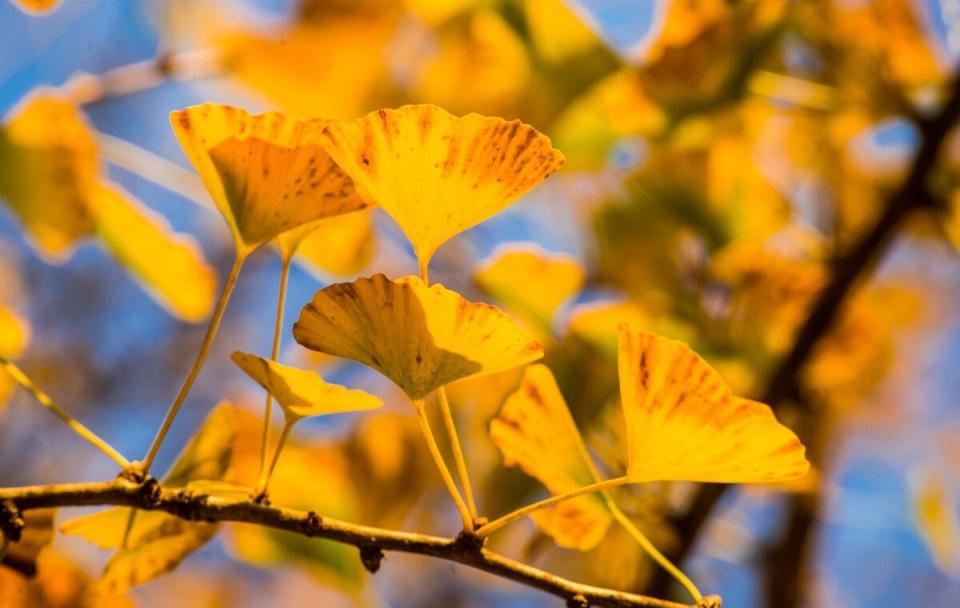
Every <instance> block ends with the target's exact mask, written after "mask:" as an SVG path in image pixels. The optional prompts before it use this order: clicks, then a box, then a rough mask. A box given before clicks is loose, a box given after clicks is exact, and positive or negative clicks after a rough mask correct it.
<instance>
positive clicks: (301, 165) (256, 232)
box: [170, 104, 366, 249]
mask: <svg viewBox="0 0 960 608" xmlns="http://www.w3.org/2000/svg"><path fill="white" fill-rule="evenodd" d="M170 122H171V124H172V125H173V130H174V133H175V134H176V135H177V139H178V140H179V141H180V145H181V146H182V147H183V150H184V152H185V153H186V155H187V158H189V159H190V162H191V163H193V166H194V168H195V169H196V170H197V173H199V174H200V177H201V179H202V180H203V183H204V185H205V186H206V188H207V190H208V191H209V192H210V195H211V196H212V197H213V200H214V202H215V203H216V205H217V208H218V209H220V212H221V213H222V214H223V216H224V218H225V219H226V220H227V223H228V224H229V225H230V228H231V230H232V231H233V233H234V236H235V238H236V239H237V244H238V246H239V247H241V248H243V249H249V248H253V247H256V246H258V245H260V244H262V243H264V242H266V241H269V240H270V239H272V238H274V237H276V236H277V235H279V234H280V233H282V232H285V231H287V230H291V229H293V228H296V227H298V226H302V225H303V224H307V223H309V222H313V221H315V220H318V219H321V218H324V217H330V216H334V215H339V214H341V213H347V212H350V211H355V210H357V209H361V208H363V207H364V206H366V203H364V201H363V200H361V198H360V197H359V196H357V193H356V191H355V190H354V188H353V184H352V182H351V180H350V178H349V177H348V176H347V175H345V174H344V172H343V171H341V170H340V168H339V167H337V165H336V164H334V163H333V161H332V160H331V159H330V156H329V155H328V154H327V153H326V152H325V151H324V150H323V148H322V147H321V146H320V143H319V139H318V135H319V133H320V131H321V130H322V129H323V127H324V124H325V123H324V122H323V121H319V120H300V119H293V118H287V117H285V116H283V115H282V114H277V113H266V114H258V115H251V114H248V113H247V112H246V111H244V110H242V109H240V108H235V107H232V106H227V105H217V104H204V105H201V106H192V107H189V108H186V109H183V110H179V111H176V112H173V113H172V114H171V115H170Z"/></svg>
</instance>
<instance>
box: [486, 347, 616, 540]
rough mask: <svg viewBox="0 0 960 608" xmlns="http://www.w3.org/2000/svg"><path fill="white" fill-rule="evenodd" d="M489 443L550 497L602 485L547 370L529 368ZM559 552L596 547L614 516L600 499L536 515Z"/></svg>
mask: <svg viewBox="0 0 960 608" xmlns="http://www.w3.org/2000/svg"><path fill="white" fill-rule="evenodd" d="M490 438H491V439H492V440H493V443H494V444H496V446H497V447H498V448H500V451H501V452H503V460H504V464H505V465H506V466H519V467H520V468H522V469H523V470H524V472H526V473H527V474H528V475H531V476H533V477H536V478H537V479H538V480H540V482H541V483H542V484H543V485H544V486H546V487H547V489H548V490H550V493H551V494H554V495H557V494H563V493H565V492H570V491H573V490H576V489H577V488H580V487H583V486H587V485H590V484H592V483H595V482H597V481H599V478H598V475H597V472H596V469H595V467H594V465H593V462H592V461H591V460H590V455H589V454H588V453H587V448H586V446H585V445H584V444H583V439H582V438H581V437H580V431H579V430H577V425H576V423H575V422H574V420H573V417H572V416H571V415H570V410H569V409H568V408H567V404H566V402H565V401H564V399H563V395H561V394H560V389H559V387H557V382H556V380H555V379H554V377H553V374H552V373H551V372H550V369H549V368H548V367H546V366H545V365H539V364H537V365H530V366H528V367H527V369H526V372H525V373H524V376H523V382H522V383H521V385H520V388H519V389H517V391H516V392H515V393H513V394H512V395H511V396H510V397H509V398H508V399H507V401H506V403H504V405H503V410H501V412H500V414H499V415H498V416H497V417H496V418H494V419H493V422H491V423H490ZM532 517H533V520H534V521H535V522H536V523H537V526H539V527H540V529H541V530H543V531H544V532H546V533H547V534H549V535H550V536H552V537H553V538H554V540H555V541H556V542H557V544H558V545H560V546H561V547H569V548H573V549H579V550H581V551H587V550H589V549H592V548H593V547H595V546H597V544H599V543H600V541H601V540H602V539H603V537H604V535H605V534H606V531H607V528H608V527H609V526H610V521H611V519H612V518H611V515H610V511H609V510H608V508H607V506H606V503H605V501H604V498H603V496H602V495H600V494H590V495H587V496H581V497H578V498H574V499H571V500H567V501H564V502H561V503H559V504H557V505H556V506H554V507H553V508H551V509H545V510H543V511H539V512H537V513H534V514H533V515H532Z"/></svg>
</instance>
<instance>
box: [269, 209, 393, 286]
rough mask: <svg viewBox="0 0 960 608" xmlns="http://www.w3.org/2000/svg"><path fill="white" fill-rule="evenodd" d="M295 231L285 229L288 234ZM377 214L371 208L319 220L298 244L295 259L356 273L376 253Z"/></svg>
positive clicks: (305, 264) (314, 267)
mask: <svg viewBox="0 0 960 608" xmlns="http://www.w3.org/2000/svg"><path fill="white" fill-rule="evenodd" d="M292 232H295V230H291V231H290V232H285V233H284V234H282V235H280V237H279V238H280V240H281V241H282V240H283V239H285V238H286V235H288V234H290V233H292ZM374 237H375V234H374V231H373V216H372V214H371V212H370V211H367V210H363V211H357V212H355V213H345V214H343V215H337V216H334V217H330V218H327V219H325V220H321V221H319V222H317V224H316V225H315V226H314V227H313V229H312V230H311V231H310V234H308V235H306V236H305V237H304V238H303V239H302V240H301V241H300V243H299V245H298V246H297V249H296V251H297V255H296V257H294V260H297V261H298V262H300V263H301V265H302V266H303V267H305V268H306V269H307V270H309V271H312V272H316V271H317V270H320V271H323V272H325V273H329V274H331V275H334V276H338V277H343V276H350V275H355V274H357V273H358V272H360V271H361V270H363V269H364V268H365V267H366V266H367V264H369V263H370V260H371V259H372V258H373V253H374Z"/></svg>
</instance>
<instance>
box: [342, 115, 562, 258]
mask: <svg viewBox="0 0 960 608" xmlns="http://www.w3.org/2000/svg"><path fill="white" fill-rule="evenodd" d="M323 136H324V139H325V142H326V147H327V149H328V151H329V152H330V155H331V156H332V157H333V158H334V160H335V161H336V162H337V164H338V165H340V166H341V167H342V168H343V170H344V171H346V172H347V174H349V175H350V176H351V177H352V178H353V181H354V183H355V184H356V186H357V189H358V190H359V191H360V193H361V194H362V195H363V196H364V197H365V198H367V199H368V200H369V201H370V202H371V203H377V204H379V205H381V206H382V207H383V208H384V210H385V211H386V212H387V213H388V214H390V216H391V217H393V219H394V220H396V222H397V223H398V224H399V225H400V227H401V228H402V229H403V231H404V233H405V234H406V235H407V238H409V239H410V241H411V242H412V243H413V247H414V250H415V251H416V253H417V257H418V258H419V260H420V263H421V265H423V266H426V265H427V264H428V263H429V261H430V258H431V257H432V256H433V254H434V252H435V251H436V250H437V248H438V247H439V246H440V245H442V244H443V243H444V242H445V241H447V240H448V239H450V238H451V237H453V236H454V235H456V234H459V233H460V232H463V231H464V230H466V229H468V228H471V227H473V226H475V225H477V224H479V223H480V222H482V221H484V220H486V219H487V218H489V217H490V216H492V215H494V214H496V213H498V212H499V211H501V210H503V209H504V208H505V207H507V206H509V205H510V204H511V203H512V202H513V201H515V200H516V199H518V198H519V197H520V196H522V195H523V194H524V193H525V192H527V191H528V190H530V189H531V188H533V187H535V186H537V185H538V184H539V183H540V182H542V181H543V180H544V179H546V178H547V177H548V176H549V175H550V174H552V173H553V172H554V171H556V170H557V169H558V168H559V167H560V165H561V164H563V155H562V154H561V153H560V152H559V151H558V150H556V149H554V148H553V147H552V146H551V145H550V140H549V139H548V138H547V137H546V136H544V135H542V134H540V133H539V132H537V130H536V129H534V128H533V127H531V126H529V125H526V124H523V123H522V122H520V121H516V120H514V121H507V120H504V119H502V118H492V117H487V116H480V115H479V114H468V115H466V116H463V117H456V116H453V115H451V114H450V113H448V112H446V111H445V110H443V109H441V108H439V107H437V106H433V105H411V106H404V107H402V108H400V109H398V110H378V111H376V112H372V113H371V114H368V115H367V116H365V117H363V118H361V119H359V120H356V121H353V122H330V123H329V124H328V125H327V126H326V128H324V130H323Z"/></svg>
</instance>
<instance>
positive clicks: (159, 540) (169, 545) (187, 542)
mask: <svg viewBox="0 0 960 608" xmlns="http://www.w3.org/2000/svg"><path fill="white" fill-rule="evenodd" d="M236 433H237V423H236V413H235V411H234V408H233V406H232V405H230V404H227V403H222V404H220V405H218V406H217V407H216V408H215V409H214V410H213V411H212V412H211V413H210V415H209V416H208V417H207V419H206V421H204V423H203V425H202V426H201V427H200V429H199V430H198V431H197V433H196V434H195V435H194V436H193V438H192V439H191V440H190V442H189V443H188V444H187V446H186V447H185V448H184V450H183V451H182V452H181V453H180V455H179V456H178V457H177V460H176V462H174V464H173V466H172V467H171V468H170V471H169V472H168V473H167V474H166V475H165V476H164V481H163V485H164V486H165V487H170V488H185V487H187V486H188V485H189V484H190V483H191V482H194V481H203V480H218V479H222V478H223V477H224V475H226V473H227V470H228V469H229V467H230V462H231V459H232V455H233V450H234V441H235V438H236ZM130 511H131V510H130V509H129V508H126V507H119V508H114V509H108V510H106V511H100V512H98V513H93V514H91V515H85V516H82V517H78V518H75V519H72V520H69V521H66V522H64V523H63V524H61V525H60V531H61V532H63V533H65V534H73V535H77V536H80V537H82V538H84V539H86V540H87V541H89V542H91V543H93V544H95V545H97V546H99V547H101V548H105V549H106V548H116V549H118V550H117V551H116V552H115V553H114V554H113V556H111V558H110V561H109V562H108V563H107V566H106V569H105V570H104V573H103V576H102V577H101V581H100V583H101V584H102V585H103V586H104V587H105V589H107V590H109V591H113V592H116V591H124V590H126V589H129V588H130V587H134V586H137V585H140V584H143V583H145V582H147V581H150V580H153V579H154V578H156V577H158V576H160V575H162V574H165V573H167V572H170V571H171V570H173V569H174V568H176V567H177V566H178V565H179V564H180V562H182V561H183V560H184V559H185V558H186V557H187V556H188V555H190V554H191V553H192V552H194V551H196V550H197V549H199V548H200V547H202V546H203V545H204V544H206V543H207V541H209V540H210V539H211V538H213V536H214V535H215V534H216V532H217V529H218V526H217V525H216V524H210V523H203V522H191V521H188V520H184V519H180V518H178V517H175V516H173V515H168V514H166V513H163V512H160V511H137V512H136V513H135V514H134V516H133V517H134V519H133V525H132V526H131V528H130V532H129V535H128V536H127V544H126V546H123V547H121V544H122V541H123V536H124V533H125V531H126V526H127V522H128V521H129V518H130Z"/></svg>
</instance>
